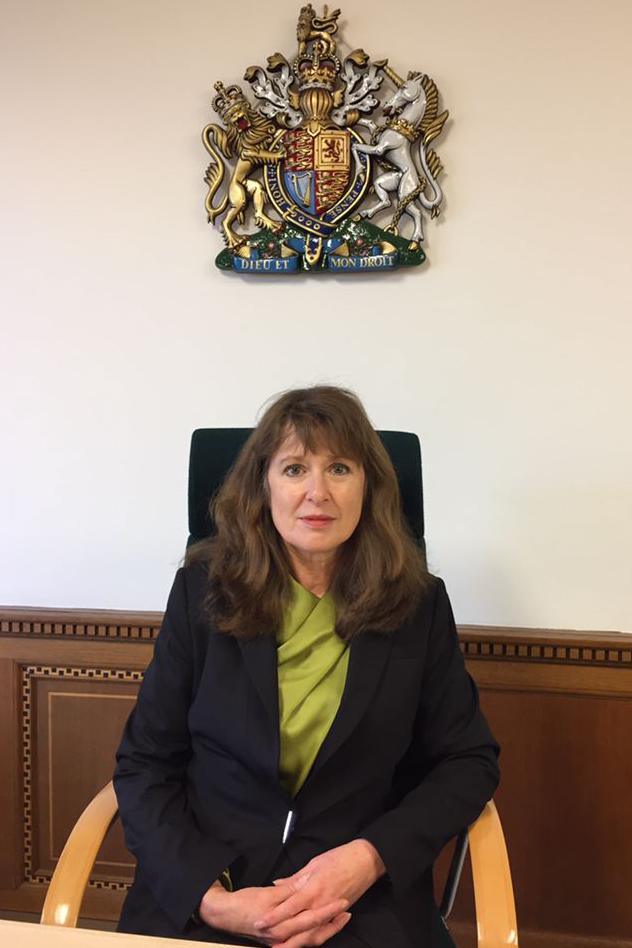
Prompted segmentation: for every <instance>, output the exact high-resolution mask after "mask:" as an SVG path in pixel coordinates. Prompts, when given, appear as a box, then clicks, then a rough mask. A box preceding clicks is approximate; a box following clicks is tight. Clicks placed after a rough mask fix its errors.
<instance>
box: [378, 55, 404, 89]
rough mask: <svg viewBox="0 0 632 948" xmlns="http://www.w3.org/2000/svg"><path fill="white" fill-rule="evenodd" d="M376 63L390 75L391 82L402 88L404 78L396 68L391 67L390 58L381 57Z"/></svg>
mask: <svg viewBox="0 0 632 948" xmlns="http://www.w3.org/2000/svg"><path fill="white" fill-rule="evenodd" d="M374 65H376V66H377V68H378V69H381V70H382V72H384V73H385V74H386V75H387V76H388V78H389V79H390V80H391V82H392V83H393V84H394V85H396V86H397V88H398V89H401V87H402V86H403V85H404V80H403V79H402V77H401V76H398V75H397V73H396V72H395V70H394V69H391V67H390V66H389V64H388V59H381V60H380V61H379V62H376V63H375V64H374Z"/></svg>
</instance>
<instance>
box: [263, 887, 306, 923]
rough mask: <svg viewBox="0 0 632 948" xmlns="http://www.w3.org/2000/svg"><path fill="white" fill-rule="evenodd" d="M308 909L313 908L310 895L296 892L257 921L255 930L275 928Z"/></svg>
mask: <svg viewBox="0 0 632 948" xmlns="http://www.w3.org/2000/svg"><path fill="white" fill-rule="evenodd" d="M308 908H311V905H310V897H309V893H307V892H296V893H294V894H293V895H290V896H289V897H288V898H286V899H284V900H283V901H282V902H281V904H280V905H277V906H276V908H273V909H271V910H270V911H269V912H266V913H265V915H262V916H261V917H260V918H258V919H257V920H256V921H255V929H256V930H257V931H261V930H262V929H267V928H273V927H274V926H275V925H278V924H279V923H280V922H285V921H287V920H288V918H294V916H295V915H298V914H299V912H304V911H305V909H308Z"/></svg>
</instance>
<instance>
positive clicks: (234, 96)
mask: <svg viewBox="0 0 632 948" xmlns="http://www.w3.org/2000/svg"><path fill="white" fill-rule="evenodd" d="M339 16H340V10H339V9H336V10H334V11H332V12H331V13H330V12H328V8H327V7H325V8H324V11H323V13H322V15H318V14H317V12H316V11H315V10H314V8H313V7H312V5H311V4H307V5H306V6H304V7H302V8H301V10H300V13H299V18H298V24H297V29H296V37H297V41H298V47H297V50H296V53H295V55H294V57H293V58H292V59H286V57H285V56H284V55H282V54H281V53H273V54H272V55H271V56H268V60H267V67H266V68H263V67H261V66H249V67H248V68H247V69H246V72H245V74H244V80H245V81H246V82H247V83H248V84H249V85H250V87H251V90H252V94H253V95H254V97H255V99H256V100H257V104H254V105H253V103H252V102H251V101H250V100H249V99H248V97H247V96H246V95H245V93H244V91H243V89H242V87H241V86H239V85H230V86H224V84H223V83H222V82H216V83H215V89H216V91H217V95H216V96H215V97H214V99H213V108H214V110H215V112H216V113H217V114H218V115H219V116H220V118H221V123H222V124H217V123H214V122H211V123H210V124H208V125H207V126H206V127H205V128H204V131H203V132H202V140H203V142H204V147H205V148H206V150H207V152H208V154H209V157H210V163H209V165H208V167H207V169H206V174H205V178H204V180H205V181H206V183H207V185H208V192H207V195H206V199H205V202H204V204H205V208H206V213H207V217H208V220H209V222H210V223H215V222H216V221H220V220H221V227H220V230H221V233H222V236H223V238H224V242H225V245H226V247H225V250H223V251H222V252H221V253H220V254H219V255H218V257H217V258H216V264H217V266H218V267H220V268H221V269H225V270H235V271H237V272H241V273H279V274H281V273H291V272H296V271H298V270H303V271H305V270H307V271H315V270H321V271H322V270H334V271H336V272H339V273H343V272H350V271H367V270H371V271H377V270H388V269H393V268H394V267H396V266H416V265H418V264H420V263H422V262H423V261H424V259H425V253H424V251H423V249H422V246H421V244H422V241H423V239H424V234H423V218H424V215H429V216H430V218H431V219H432V218H434V217H436V215H437V214H438V213H439V209H440V206H441V202H442V198H443V192H442V190H441V187H440V185H439V183H438V180H437V179H438V176H439V174H440V172H441V168H442V166H441V162H440V160H439V157H438V155H437V154H436V152H434V151H433V150H432V149H430V148H429V147H428V146H429V145H430V142H432V141H434V139H435V138H436V137H437V136H438V135H439V134H440V133H441V131H442V129H443V126H444V124H445V121H446V119H447V117H448V112H447V111H443V112H439V92H438V89H437V87H436V85H435V84H434V82H433V80H432V79H431V78H430V76H428V75H426V74H425V73H422V72H420V71H417V70H411V71H409V72H408V76H407V78H406V79H404V78H403V77H401V76H399V75H398V74H397V73H396V72H395V70H393V69H392V68H391V67H390V66H389V65H388V60H387V59H379V60H375V61H372V60H371V59H370V57H369V56H368V54H367V53H365V52H364V50H363V49H353V50H352V51H351V52H350V53H349V54H348V55H347V56H346V57H345V58H344V60H342V61H341V59H340V58H339V56H338V51H337V41H336V33H337V31H338V17H339ZM385 79H386V80H388V81H389V82H390V83H392V85H393V87H394V92H393V93H392V94H391V95H390V96H388V97H386V98H382V99H380V98H379V97H378V93H379V92H380V89H381V87H382V84H383V82H384V80H385ZM376 110H378V111H381V115H377V116H376V117H375V119H373V118H369V116H370V115H371V114H372V113H373V112H375V111H376ZM365 199H366V200H365ZM249 215H251V216H252V217H254V222H255V224H256V226H257V228H258V230H256V231H255V232H254V233H253V232H244V231H243V230H241V228H242V227H243V225H244V224H245V223H246V220H247V218H248V216H249ZM376 215H377V222H374V221H373V220H372V218H374V217H375V216H376ZM389 218H390V219H389ZM403 218H405V219H406V220H407V224H406V228H405V230H402V229H401V224H402V219H403ZM380 224H381V225H382V226H380ZM411 227H412V230H411V229H410V228H411Z"/></svg>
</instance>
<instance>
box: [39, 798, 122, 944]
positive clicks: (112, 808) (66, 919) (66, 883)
mask: <svg viewBox="0 0 632 948" xmlns="http://www.w3.org/2000/svg"><path fill="white" fill-rule="evenodd" d="M117 811H118V803H117V801H116V795H115V793H114V787H113V785H112V781H110V783H108V784H107V785H106V786H105V787H104V788H103V790H101V791H100V792H99V793H98V794H97V795H96V797H95V798H94V799H93V800H92V801H91V802H90V803H89V804H88V806H87V807H86V808H85V810H84V811H83V813H82V814H81V816H80V817H79V819H78V820H77V822H76V823H75V826H74V828H73V830H72V833H71V834H70V836H69V837H68V841H67V842H66V845H65V846H64V848H63V850H62V853H61V856H60V857H59V860H58V862H57V866H56V868H55V872H54V873H53V877H52V879H51V881H50V885H49V887H48V892H47V893H46V900H45V902H44V908H43V909H42V916H41V918H40V923H41V924H42V925H65V926H66V927H68V928H75V927H76V925H77V919H78V917H79V912H80V909H81V902H82V900H83V894H84V892H85V889H86V886H87V885H88V880H89V879H90V874H91V872H92V868H93V866H94V862H95V860H96V858H97V853H98V852H99V849H100V848H101V844H102V842H103V840H104V838H105V834H106V833H107V831H108V829H109V828H110V825H111V824H112V822H113V820H114V818H115V817H116V814H117Z"/></svg>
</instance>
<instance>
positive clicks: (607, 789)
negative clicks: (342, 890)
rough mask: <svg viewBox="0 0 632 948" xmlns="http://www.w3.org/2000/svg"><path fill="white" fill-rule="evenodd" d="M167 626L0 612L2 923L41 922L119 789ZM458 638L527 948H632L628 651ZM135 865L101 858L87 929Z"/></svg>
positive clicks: (631, 679) (471, 630)
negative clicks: (98, 799)
mask: <svg viewBox="0 0 632 948" xmlns="http://www.w3.org/2000/svg"><path fill="white" fill-rule="evenodd" d="M160 618H161V617H160V614H158V613H153V614H143V613H135V614H128V613H111V612H89V613H80V612H78V611H73V610H70V611H63V612H60V611H57V610H33V609H26V610H4V611H2V610H0V685H1V686H2V687H1V692H0V701H1V702H2V704H1V706H0V707H1V709H2V713H3V720H4V721H6V720H9V722H10V727H9V729H8V730H10V731H13V732H14V733H13V734H10V735H7V734H6V731H5V732H2V734H1V738H0V740H1V743H0V753H1V755H2V758H1V759H2V762H3V764H4V763H5V761H7V760H8V761H9V768H8V769H9V771H10V770H11V768H13V770H14V771H15V773H14V775H13V777H12V778H11V779H10V780H9V781H8V783H6V784H5V785H4V786H3V787H2V790H1V794H2V796H0V802H2V803H3V804H4V806H3V808H2V812H1V813H0V828H1V829H4V830H8V831H9V834H10V832H11V826H10V818H9V817H8V816H7V814H8V813H9V812H11V809H13V814H14V817H15V814H16V812H17V820H18V823H19V825H18V826H17V828H16V825H13V837H12V844H11V847H10V850H11V852H10V855H7V853H6V851H5V852H4V853H2V855H0V885H1V886H2V891H0V908H9V909H10V908H13V909H17V910H22V911H25V910H31V911H39V908H40V906H41V902H42V899H43V893H44V884H43V881H29V878H32V879H33V880H36V879H42V880H43V879H45V878H46V877H47V876H48V874H49V873H50V870H51V868H52V866H53V864H54V861H55V856H56V854H57V852H58V849H59V846H60V845H61V841H62V839H63V838H64V837H65V835H66V831H67V827H69V826H70V824H71V823H72V821H73V819H74V814H75V812H76V813H78V812H79V811H80V809H81V808H82V807H83V805H84V804H85V803H86V802H87V800H88V798H89V797H90V796H91V795H92V793H93V790H95V789H97V787H98V785H99V784H100V783H102V782H105V779H107V777H108V776H109V773H110V772H111V766H112V753H113V750H114V747H115V746H116V743H117V741H118V732H119V729H120V726H121V724H122V720H123V718H124V717H125V714H124V713H123V711H122V708H123V706H124V705H125V704H126V703H127V702H131V700H133V691H134V688H135V687H136V678H137V677H139V673H140V672H142V670H143V669H144V667H145V666H146V663H147V662H148V660H149V658H150V655H151V651H152V640H153V639H154V638H155V636H156V634H157V631H158V627H159V624H160ZM459 631H460V640H461V646H462V649H463V652H464V654H465V657H466V661H467V664H468V667H469V669H470V671H471V673H472V674H473V677H474V678H475V679H476V681H477V683H478V685H479V689H480V693H481V702H482V705H483V708H484V710H485V712H486V714H487V715H488V717H489V720H490V723H491V725H492V729H493V730H494V732H495V733H496V735H497V737H498V738H499V741H500V743H501V745H502V747H503V750H502V756H501V769H502V783H501V787H500V789H499V791H498V794H497V796H496V800H497V804H498V807H499V811H500V815H501V819H502V822H503V827H504V830H505V835H506V837H507V842H508V847H509V853H510V859H511V865H512V873H513V878H514V886H515V890H516V903H517V910H518V922H519V926H520V940H521V944H522V946H523V948H544V946H546V948H632V905H631V906H630V907H628V901H627V893H628V890H629V889H630V888H632V847H628V846H626V841H627V840H628V839H630V831H631V830H632V816H630V814H629V812H628V806H627V801H628V797H629V793H630V788H631V787H632V779H631V778H632V771H631V767H632V760H631V757H630V755H629V753H628V752H627V747H628V745H629V735H630V732H631V731H632V637H630V636H625V635H617V634H616V633H576V632H568V633H565V632H556V631H551V630H528V629H526V630H525V629H510V630H506V629H493V628H492V629H489V628H475V627H463V628H461V629H460V630H459ZM25 676H26V678H28V680H29V681H30V689H31V690H30V701H31V721H30V723H29V722H27V723H26V725H25V718H24V712H25V711H26V710H28V709H27V707H26V705H23V703H22V702H23V698H22V695H21V692H20V689H19V687H18V685H19V682H20V680H22V679H23V678H25ZM134 676H136V678H135V677H134ZM8 695H10V698H8V697H7V696H8ZM117 696H118V697H117ZM77 708H80V709H81V708H86V709H87V710H86V711H81V712H80V713H78V712H77ZM103 722H107V723H105V724H103ZM97 731H98V732H99V733H98V740H96V739H95V737H96V736H97V735H96V732H97ZM29 735H30V740H31V747H30V751H29V748H28V741H29ZM51 748H52V750H51ZM29 753H30V758H29ZM58 758H59V759H58ZM29 759H30V766H31V771H32V775H33V779H32V787H33V796H32V799H31V807H32V840H31V847H32V849H31V856H30V858H31V870H30V872H31V874H30V877H29V871H28V867H27V865H26V862H27V859H26V858H25V854H24V847H23V843H22V830H23V823H22V815H21V813H22V808H23V807H24V805H25V802H26V803H28V786H27V784H23V783H22V780H21V775H20V774H21V768H22V765H23V764H22V762H23V761H24V765H25V767H27V766H29ZM11 787H13V789H11ZM25 787H26V790H27V793H26V794H25V793H24V789H25ZM47 801H48V802H47ZM51 814H52V815H51ZM2 820H4V822H1V821H2ZM51 834H52V846H51V840H50V837H51ZM3 836H4V838H5V839H6V838H7V834H6V832H5V833H3ZM126 858H127V857H126V856H125V854H124V853H123V851H122V849H121V838H120V836H119V838H118V840H117V839H115V840H113V841H111V842H108V843H107V844H106V847H105V848H104V851H103V853H102V854H101V856H100V860H99V866H98V867H97V872H96V873H95V876H94V879H93V881H92V882H91V884H90V886H89V889H88V892H87V895H86V900H85V915H86V917H94V918H102V919H113V918H116V917H117V915H118V912H119V909H120V904H121V901H122V897H123V894H124V892H123V889H124V886H125V882H126V879H127V878H128V875H127V873H128V872H129V869H128V865H125V863H126ZM117 863H123V864H124V865H117ZM452 928H453V930H454V933H455V936H456V938H457V942H458V944H459V948H474V945H475V943H476V941H475V925H474V918H473V896H472V891H471V877H470V873H469V868H466V871H465V874H464V880H463V884H462V886H461V889H460V891H459V895H458V897H457V903H456V905H455V909H454V913H453V917H452Z"/></svg>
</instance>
